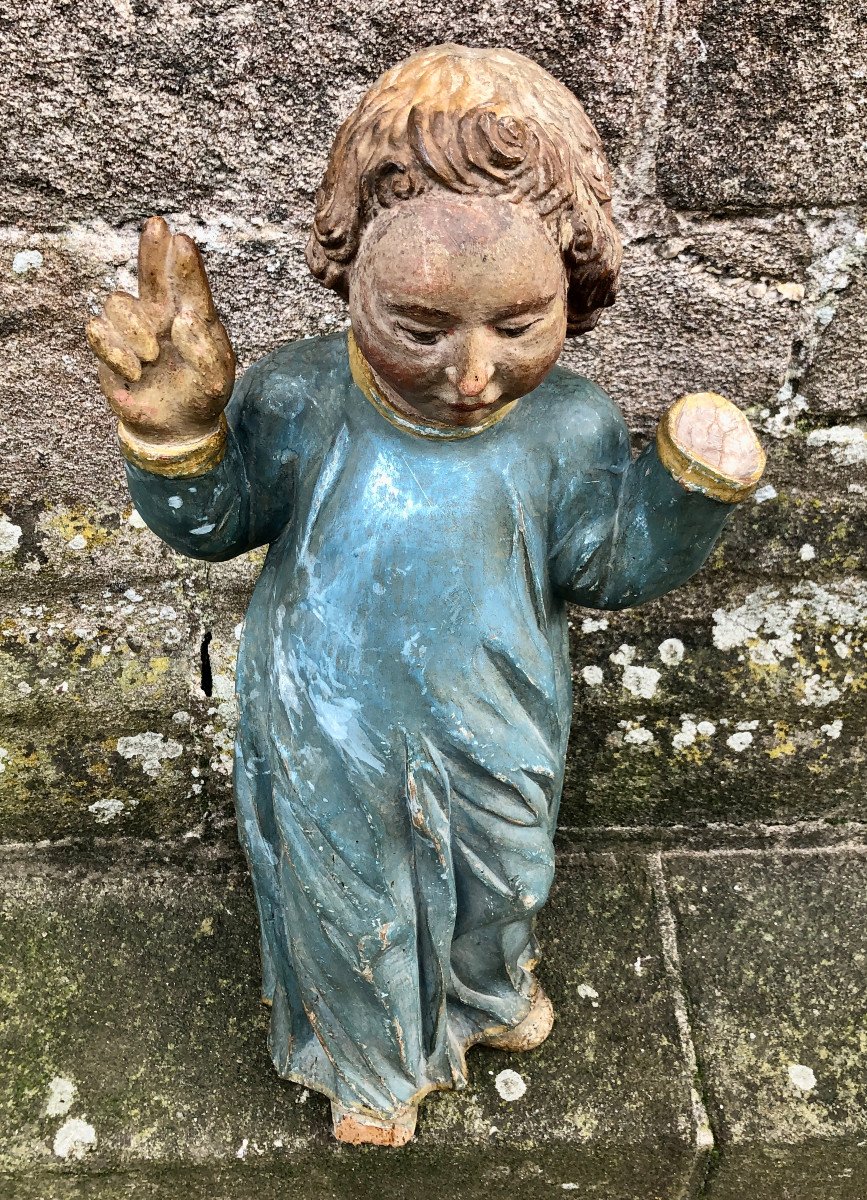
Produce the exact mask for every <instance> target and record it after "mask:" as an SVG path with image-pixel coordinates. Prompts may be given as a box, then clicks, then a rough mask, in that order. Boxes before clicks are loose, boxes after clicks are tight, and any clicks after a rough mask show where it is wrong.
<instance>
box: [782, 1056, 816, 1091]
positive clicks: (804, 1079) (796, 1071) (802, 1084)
mask: <svg viewBox="0 0 867 1200" xmlns="http://www.w3.org/2000/svg"><path fill="white" fill-rule="evenodd" d="M788 1070H789V1082H790V1083H791V1084H792V1086H793V1087H796V1088H797V1089H798V1091H799V1092H811V1091H812V1090H813V1088H814V1087H815V1086H816V1075H815V1072H814V1071H813V1068H812V1067H805V1066H804V1065H803V1064H802V1063H789V1068H788Z"/></svg>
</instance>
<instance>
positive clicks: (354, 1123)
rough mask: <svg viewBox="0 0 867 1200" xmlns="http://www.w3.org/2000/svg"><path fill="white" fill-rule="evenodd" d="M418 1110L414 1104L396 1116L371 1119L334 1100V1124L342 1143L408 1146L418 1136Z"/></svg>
mask: <svg viewBox="0 0 867 1200" xmlns="http://www.w3.org/2000/svg"><path fill="white" fill-rule="evenodd" d="M417 1116H418V1108H417V1106H416V1105H414V1104H410V1105H408V1106H407V1107H406V1108H404V1109H401V1110H400V1111H399V1112H398V1113H397V1114H396V1115H395V1116H394V1117H371V1116H368V1115H367V1113H361V1112H356V1111H355V1110H354V1109H351V1108H345V1107H344V1106H343V1105H342V1104H338V1102H337V1101H336V1100H332V1101H331V1121H332V1124H333V1127H334V1136H335V1137H336V1138H337V1140H338V1142H346V1143H347V1144H348V1145H350V1146H405V1145H406V1143H407V1142H409V1141H411V1140H412V1136H413V1134H414V1133H415V1122H416V1117H417Z"/></svg>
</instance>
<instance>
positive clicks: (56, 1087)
mask: <svg viewBox="0 0 867 1200" xmlns="http://www.w3.org/2000/svg"><path fill="white" fill-rule="evenodd" d="M77 1091H78V1088H77V1087H76V1086H75V1084H74V1083H73V1082H72V1080H71V1079H64V1078H63V1076H62V1075H55V1076H54V1078H53V1079H52V1080H51V1083H49V1085H48V1099H47V1100H46V1101H45V1115H46V1116H47V1117H63V1116H66V1114H67V1113H68V1112H69V1110H70V1108H72V1102H73V1100H74V1099H75V1093H76V1092H77Z"/></svg>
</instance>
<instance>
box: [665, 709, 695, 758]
mask: <svg viewBox="0 0 867 1200" xmlns="http://www.w3.org/2000/svg"><path fill="white" fill-rule="evenodd" d="M697 734H698V726H697V725H696V723H695V721H693V720H691V719H690V718H689V717H681V718H680V732H679V733H676V734H675V735H674V737H673V738H672V739H671V744H672V746H674V748H675V750H685V749H686V748H687V746H691V745H692V744H693V742H694V741H695V739H696V736H697Z"/></svg>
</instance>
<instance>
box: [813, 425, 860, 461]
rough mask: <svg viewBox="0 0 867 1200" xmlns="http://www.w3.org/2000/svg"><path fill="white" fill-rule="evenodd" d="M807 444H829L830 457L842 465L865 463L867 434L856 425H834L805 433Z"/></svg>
mask: <svg viewBox="0 0 867 1200" xmlns="http://www.w3.org/2000/svg"><path fill="white" fill-rule="evenodd" d="M807 445H808V446H829V447H830V448H831V457H832V458H833V459H834V461H835V462H837V463H839V464H840V465H841V466H843V467H854V466H858V465H860V464H862V463H867V434H865V432H864V430H863V429H860V428H859V427H858V426H857V425H834V426H833V427H832V428H831V429H814V430H813V431H812V433H808V434H807Z"/></svg>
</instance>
